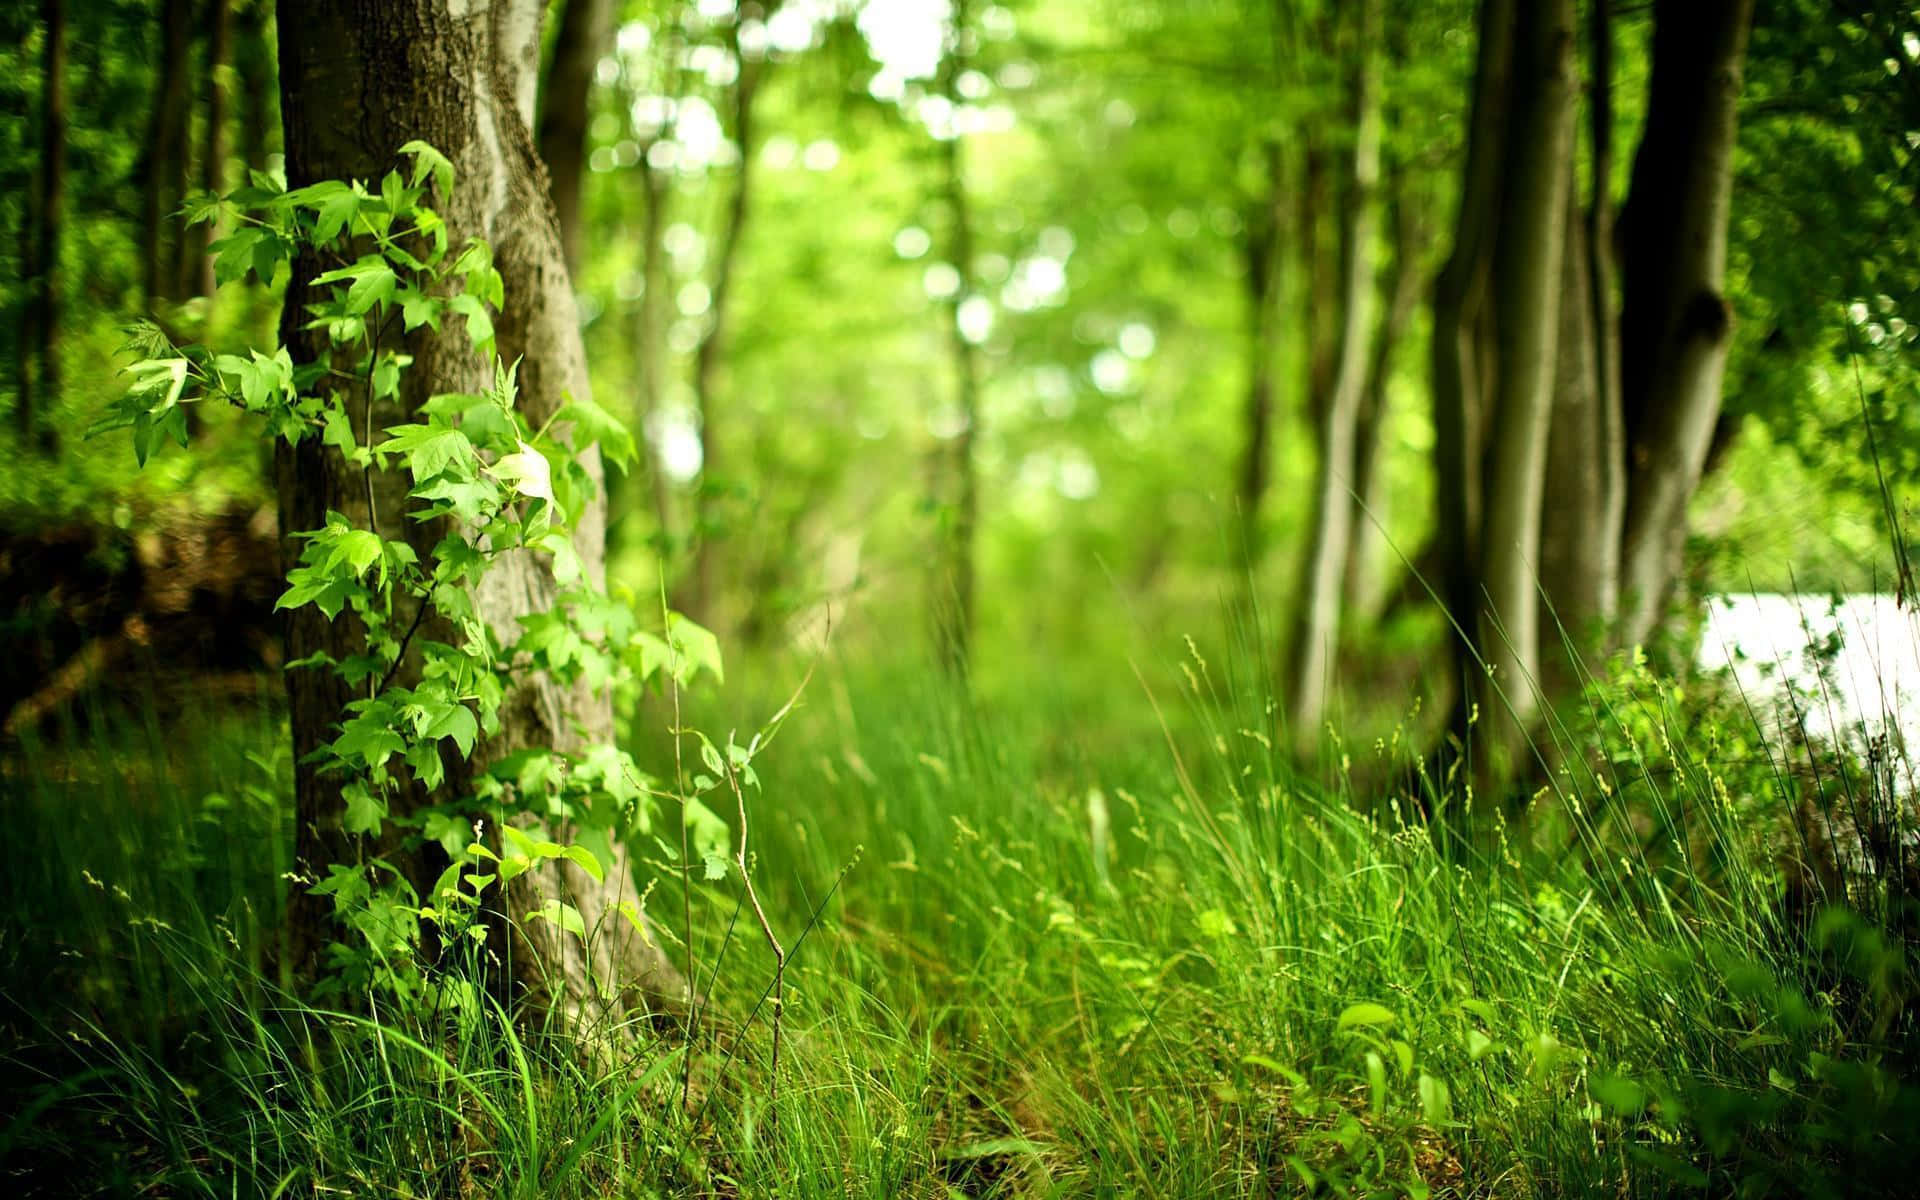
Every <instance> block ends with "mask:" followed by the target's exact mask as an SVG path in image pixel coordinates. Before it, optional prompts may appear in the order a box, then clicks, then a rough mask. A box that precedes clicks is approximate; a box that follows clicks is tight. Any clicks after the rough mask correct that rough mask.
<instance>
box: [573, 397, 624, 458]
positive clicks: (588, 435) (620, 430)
mask: <svg viewBox="0 0 1920 1200" xmlns="http://www.w3.org/2000/svg"><path fill="white" fill-rule="evenodd" d="M553 422H554V424H555V425H561V424H571V425H572V426H573V439H572V440H573V446H574V450H575V452H578V451H580V450H584V449H586V448H587V447H588V446H599V447H600V453H601V455H602V456H603V457H604V458H606V459H607V461H608V462H611V463H613V464H614V465H616V466H618V467H621V468H622V469H624V468H626V467H627V466H628V465H630V464H631V463H632V462H633V459H634V455H635V452H636V451H635V447H634V441H633V434H632V433H631V432H629V431H628V429H627V427H626V426H625V425H622V424H621V423H620V422H619V420H618V419H617V418H615V417H614V415H613V414H612V413H610V412H608V411H607V410H606V409H604V408H601V407H600V406H599V405H598V404H595V403H594V402H593V401H592V400H579V399H575V398H573V397H571V396H569V397H568V398H567V401H566V403H564V404H562V405H561V406H560V411H559V412H557V413H555V414H554V416H553Z"/></svg>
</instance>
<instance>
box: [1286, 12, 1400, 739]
mask: <svg viewBox="0 0 1920 1200" xmlns="http://www.w3.org/2000/svg"><path fill="white" fill-rule="evenodd" d="M1358 25H1359V30H1358V32H1359V37H1358V38H1357V39H1356V48H1355V54H1356V69H1355V78H1354V84H1353V117H1354V130H1355V132H1354V147H1353V158H1352V162H1351V176H1350V178H1349V179H1348V180H1347V206H1346V212H1345V222H1346V229H1345V231H1344V232H1343V233H1342V235H1341V238H1340V241H1341V246H1342V257H1343V259H1344V261H1343V262H1342V263H1341V268H1342V270H1341V280H1340V297H1341V306H1340V307H1341V311H1342V314H1343V315H1342V319H1341V326H1340V336H1339V353H1338V357H1337V358H1336V359H1335V366H1334V375H1333V380H1332V387H1331V391H1330V392H1329V393H1328V397H1327V402H1326V406H1325V410H1324V412H1323V413H1322V414H1321V420H1320V423H1319V424H1320V428H1319V433H1320V470H1319V480H1318V484H1317V486H1316V488H1315V492H1314V504H1313V532H1312V535H1311V538H1312V540H1311V542H1310V545H1309V550H1308V553H1307V563H1306V572H1305V575H1304V579H1305V584H1306V594H1305V597H1304V602H1303V603H1302V604H1301V606H1300V622H1299V624H1298V626H1297V630H1296V634H1295V638H1294V647H1293V670H1292V677H1291V679H1290V681H1289V683H1290V700H1291V703H1290V705H1289V709H1290V713H1291V717H1292V721H1293V727H1294V731H1295V733H1296V735H1298V736H1299V737H1300V738H1302V739H1306V740H1308V741H1312V740H1314V739H1317V738H1318V736H1319V729H1320V722H1321V720H1322V718H1323V716H1324V714H1325V712H1326V704H1327V693H1328V689H1329V686H1330V684H1331V676H1332V673H1333V663H1334V658H1335V655H1336V654H1337V652H1338V650H1339V641H1340V607H1341V599H1342V592H1343V585H1344V583H1345V579H1346V567H1347V554H1348V551H1349V549H1350V548H1351V545H1352V537H1353V518H1354V507H1353V496H1354V494H1355V490H1354V489H1355V484H1356V482H1357V481H1356V480H1355V478H1354V475H1355V471H1356V468H1357V466H1358V451H1357V442H1356V440H1355V439H1356V437H1357V435H1358V432H1359V429H1358V425H1359V419H1360V409H1361V405H1362V404H1363V403H1364V401H1365V398H1366V391H1367V370H1368V366H1369V362H1368V358H1369V355H1368V350H1369V347H1370V344H1371V342H1372V338H1373V333H1374V330H1373V301H1374V266H1373V263H1374V243H1375V240H1376V238H1377V236H1378V233H1377V230H1376V228H1375V226H1376V224H1377V215H1376V211H1375V207H1376V206H1375V199H1374V194H1375V192H1376V191H1377V190H1378V188H1379V181H1380V78H1379V68H1378V64H1377V61H1376V59H1375V57H1374V53H1373V47H1374V45H1375V43H1376V42H1378V40H1379V34H1380V29H1379V26H1380V4H1379V0H1361V5H1360V10H1359V20H1358Z"/></svg>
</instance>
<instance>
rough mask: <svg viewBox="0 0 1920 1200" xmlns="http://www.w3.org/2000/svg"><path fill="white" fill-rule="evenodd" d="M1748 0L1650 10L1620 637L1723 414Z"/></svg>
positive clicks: (1681, 0)
mask: <svg viewBox="0 0 1920 1200" xmlns="http://www.w3.org/2000/svg"><path fill="white" fill-rule="evenodd" d="M1752 20H1753V0H1661V2H1660V3H1659V4H1657V5H1656V7H1655V15H1654V39H1653V77H1652V82H1651V85H1650V89H1649V95H1648V101H1647V126H1646V133H1645V135H1644V136H1643V137H1642V138H1641V141H1640V148H1639V151H1638V153H1637V154H1636V155H1635V157H1634V164H1633V180H1632V185H1631V190H1630V191H1629V193H1628V200H1627V206H1626V209H1625V211H1624V212H1623V213H1622V216H1621V228H1620V235H1621V236H1620V241H1621V246H1622V256H1621V296H1622V307H1621V315H1620V351H1621V369H1620V384H1621V402H1622V408H1623V411H1624V422H1625V428H1626V439H1627V464H1626V470H1627V478H1628V490H1627V515H1626V530H1625V534H1624V544H1623V550H1622V556H1621V597H1622V609H1621V616H1622V620H1621V633H1622V636H1623V638H1624V639H1625V640H1626V641H1628V642H1629V643H1632V642H1639V641H1642V640H1644V639H1645V638H1646V637H1647V636H1648V634H1650V633H1651V632H1652V631H1653V627H1654V625H1655V624H1656V623H1657V622H1658V620H1659V618H1660V615H1661V613H1662V612H1663V611H1664V610H1665V607H1666V603H1667V599H1668V595H1669V593H1670V591H1671V589H1672V586H1673V580H1674V577H1675V574H1676V571H1677V566H1678V564H1677V563H1676V562H1675V556H1676V553H1677V550H1678V547H1679V545H1680V543H1681V539H1682V537H1683V534H1684V529H1685V522H1686V505H1687V501H1688V500H1689V499H1690V498H1691V497H1692V495H1693V491H1694V489H1695V487H1697V486H1698V484H1699V481H1700V474H1701V470H1702V468H1703V466H1704V464H1705V462H1706V456H1707V451H1708V447H1709V445H1710V444H1711V442H1712V438H1713V430H1714V425H1715V422H1716V420H1717V418H1718V417H1719V413H1720V381H1721V376H1722V373H1723V372H1724V370H1725V368H1726V360H1727V350H1728V348H1729V345H1730V343H1731V341H1732V339H1731V336H1730V335H1731V332H1732V312H1731V309H1730V308H1729V307H1728V305H1727V302H1726V299H1725V297H1723V296H1722V295H1721V292H1720V289H1721V286H1722V283H1723V280H1724V277H1725V275H1726V258H1727V212H1728V207H1729V204H1730V201H1731V197H1732V190H1733V168H1732V161H1733V145H1734V132H1735V117H1736V109H1737V107H1738V101H1739V96H1740V78H1741V69H1742V65H1743V62H1744V59H1745V55H1746V45H1747V32H1748V29H1749V27H1750V26H1751V24H1752Z"/></svg>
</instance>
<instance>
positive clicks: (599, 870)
mask: <svg viewBox="0 0 1920 1200" xmlns="http://www.w3.org/2000/svg"><path fill="white" fill-rule="evenodd" d="M560 856H561V857H562V858H564V859H566V860H567V861H568V862H570V863H573V864H574V865H576V866H578V867H579V868H580V869H581V870H582V871H585V872H586V873H587V874H589V875H591V876H593V881H594V882H595V883H605V882H606V879H607V871H606V868H605V867H602V866H601V865H600V859H599V858H598V856H596V855H595V854H594V853H593V852H592V851H590V850H588V849H587V848H586V847H585V846H567V847H565V848H564V849H562V850H561V852H560Z"/></svg>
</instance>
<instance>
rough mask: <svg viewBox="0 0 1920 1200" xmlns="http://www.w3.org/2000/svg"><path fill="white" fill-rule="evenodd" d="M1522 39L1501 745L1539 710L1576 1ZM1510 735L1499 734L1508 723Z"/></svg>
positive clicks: (1497, 499)
mask: <svg viewBox="0 0 1920 1200" xmlns="http://www.w3.org/2000/svg"><path fill="white" fill-rule="evenodd" d="M1522 7H1523V12H1522V13H1521V15H1520V20H1519V23H1518V29H1517V31H1516V34H1515V54H1514V73H1513V93H1512V100H1511V114H1512V124H1511V126H1510V129H1511V132H1510V134H1509V139H1508V143H1507V146H1508V153H1507V155H1506V169H1507V179H1506V198H1505V201H1504V203H1503V204H1502V206H1501V217H1500V221H1501V237H1500V240H1499V243H1498V246H1497V248H1496V250H1495V256H1494V267H1493V271H1494V295H1495V301H1494V310H1495V311H1494V321H1495V325H1496V329H1497V335H1496V350H1495V354H1494V361H1495V371H1496V376H1495V378H1496V380H1497V385H1496V388H1495V392H1494V404H1493V408H1492V412H1493V423H1492V426H1491V441H1490V442H1489V444H1488V446H1487V448H1486V454H1487V464H1486V497H1485V509H1484V513H1485V525H1484V526H1483V529H1482V533H1481V542H1480V545H1481V568H1480V575H1481V584H1482V588H1483V591H1484V599H1483V604H1482V605H1481V606H1480V607H1479V609H1478V612H1479V616H1480V630H1479V642H1480V653H1481V657H1482V658H1483V659H1484V660H1485V663H1486V666H1487V671H1488V679H1487V681H1486V687H1485V690H1484V691H1483V692H1482V695H1481V711H1482V716H1483V718H1490V719H1491V721H1492V722H1493V732H1494V733H1495V735H1496V737H1497V739H1498V741H1499V742H1501V743H1504V744H1509V745H1510V744H1513V743H1514V742H1515V740H1516V739H1517V737H1519V736H1523V735H1524V733H1525V732H1526V730H1527V727H1528V725H1529V724H1530V722H1531V720H1532V717H1533V714H1534V713H1535V712H1536V711H1538V708H1539V693H1538V686H1539V621H1538V608H1537V589H1538V586H1539V583H1538V571H1539V559H1540V498H1541V493H1542V490H1543V488H1544V485H1545V481H1546V456H1547V432H1548V421H1549V419H1550V417H1551V414H1552V408H1553V378H1554V367H1555V351H1556V348H1557V342H1558V337H1559V290H1560V285H1561V279H1560V263H1561V254H1562V251H1563V250H1564V248H1565V243H1566V237H1565V234H1566V194H1567V186H1568V181H1569V180H1570V179H1571V177H1572V172H1571V170H1570V169H1569V167H1568V162H1569V157H1570V155H1571V153H1572V143H1573V39H1574V16H1573V3H1572V0H1553V2H1543V3H1540V4H1538V5H1533V6H1522ZM1503 721H1504V722H1507V723H1508V727H1507V728H1506V729H1504V730H1502V729H1501V728H1500V725H1501V723H1502V722H1503Z"/></svg>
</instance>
